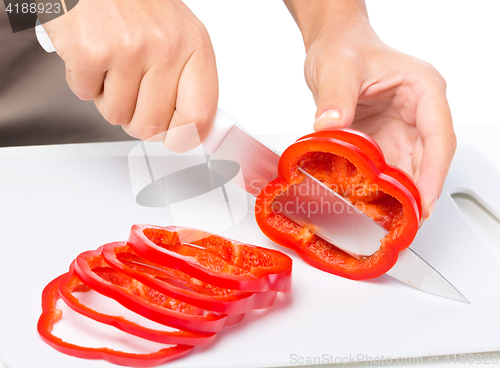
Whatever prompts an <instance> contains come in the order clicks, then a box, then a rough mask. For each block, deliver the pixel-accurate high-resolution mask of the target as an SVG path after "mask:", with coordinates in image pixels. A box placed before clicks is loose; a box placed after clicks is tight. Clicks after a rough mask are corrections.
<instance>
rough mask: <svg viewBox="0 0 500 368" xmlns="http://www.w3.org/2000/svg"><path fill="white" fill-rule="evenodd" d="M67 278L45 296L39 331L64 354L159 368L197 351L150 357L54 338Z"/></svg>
mask: <svg viewBox="0 0 500 368" xmlns="http://www.w3.org/2000/svg"><path fill="white" fill-rule="evenodd" d="M66 275H67V274H64V275H61V276H59V277H57V278H56V279H54V280H52V281H51V282H50V283H49V284H48V285H47V286H46V287H45V288H44V289H43V292H42V314H41V315H40V318H39V319H38V324H37V330H38V333H39V334H40V337H41V338H42V339H43V340H44V341H45V342H46V343H47V344H48V345H50V346H51V347H53V348H54V349H56V350H58V351H60V352H61V353H64V354H67V355H71V356H74V357H78V358H84V359H102V360H106V361H108V362H110V363H114V364H118V365H124V366H129V367H155V366H158V365H160V364H164V363H167V362H169V361H172V360H174V359H178V358H181V357H183V356H185V355H186V354H188V353H189V352H190V351H191V350H192V349H193V347H192V346H188V345H176V346H172V347H168V348H165V349H161V350H158V351H156V352H154V353H150V354H134V353H126V352H122V351H116V350H112V349H108V348H90V347H83V346H79V345H75V344H71V343H69V342H66V341H64V340H62V339H61V338H59V337H57V336H55V335H53V334H52V330H53V328H54V325H55V324H56V323H57V322H58V321H59V320H60V319H61V317H62V311H61V310H60V309H57V308H56V303H57V300H58V299H59V298H60V295H59V285H60V282H61V281H62V280H63V279H64V278H65V277H66Z"/></svg>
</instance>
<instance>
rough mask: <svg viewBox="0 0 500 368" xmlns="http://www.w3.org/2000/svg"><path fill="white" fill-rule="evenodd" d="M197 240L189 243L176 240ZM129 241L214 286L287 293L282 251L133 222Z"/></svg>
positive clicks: (154, 259) (286, 264)
mask: <svg viewBox="0 0 500 368" xmlns="http://www.w3.org/2000/svg"><path fill="white" fill-rule="evenodd" d="M178 233H181V234H182V236H183V237H185V238H194V239H199V240H196V241H193V242H191V243H190V244H183V243H181V241H180V240H179V234H178ZM129 243H130V244H131V246H132V248H133V249H134V251H135V252H136V253H137V254H139V255H140V256H141V257H143V258H145V259H147V260H149V261H152V262H155V263H160V264H162V265H164V266H167V267H170V268H173V269H177V270H180V271H182V272H184V273H186V274H188V275H190V276H191V277H194V278H196V279H198V280H200V281H203V282H206V283H209V284H211V285H214V286H218V287H222V288H227V289H233V290H242V291H252V292H264V291H268V290H273V291H282V292H290V289H291V271H292V260H291V258H290V257H288V256H287V255H285V254H283V253H282V252H279V251H276V250H272V249H267V248H261V247H257V246H254V245H250V244H244V243H240V242H237V241H234V240H230V239H227V238H224V237H221V236H217V235H212V234H209V233H205V232H201V231H199V230H195V229H190V228H181V227H158V226H152V225H134V226H132V230H131V233H130V237H129Z"/></svg>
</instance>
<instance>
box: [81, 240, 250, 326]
mask: <svg viewBox="0 0 500 368" xmlns="http://www.w3.org/2000/svg"><path fill="white" fill-rule="evenodd" d="M101 251H102V247H101V248H99V249H98V250H96V251H89V252H84V253H82V254H80V255H79V256H78V257H77V258H76V260H75V268H74V269H75V273H76V275H77V276H78V277H79V278H80V280H81V281H82V282H83V283H84V284H86V285H87V286H89V287H91V288H92V289H94V290H95V291H97V292H98V293H100V294H103V295H105V296H108V297H110V298H112V299H115V300H116V301H117V302H118V303H120V304H121V305H123V306H124V307H125V308H128V309H130V310H132V311H134V312H136V313H137V314H140V315H141V316H144V317H146V318H149V319H150V320H152V321H155V322H158V323H161V324H164V325H167V326H171V327H174V328H179V329H182V330H191V331H201V332H219V331H221V330H222V329H223V328H224V327H225V326H229V325H233V324H236V323H238V322H240V321H241V320H242V319H243V317H244V314H233V315H227V314H220V313H214V312H208V313H205V312H206V311H204V310H203V309H201V308H198V307H195V306H192V305H190V304H187V303H184V302H181V301H179V300H176V299H174V298H171V297H169V296H168V295H165V294H163V293H160V292H158V291H156V290H154V289H151V288H150V287H148V286H146V285H144V284H142V283H140V282H139V281H137V280H135V279H133V278H131V277H130V276H127V275H125V274H123V273H120V272H117V271H115V270H114V269H112V268H111V267H109V266H108V265H107V263H106V262H105V261H104V260H103V258H102V256H101Z"/></svg>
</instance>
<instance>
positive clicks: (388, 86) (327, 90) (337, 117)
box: [292, 0, 456, 219]
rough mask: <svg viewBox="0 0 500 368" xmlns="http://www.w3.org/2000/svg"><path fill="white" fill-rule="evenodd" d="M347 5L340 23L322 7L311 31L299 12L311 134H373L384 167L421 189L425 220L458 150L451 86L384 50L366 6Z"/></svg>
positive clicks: (432, 70) (424, 65) (430, 71)
mask: <svg viewBox="0 0 500 368" xmlns="http://www.w3.org/2000/svg"><path fill="white" fill-rule="evenodd" d="M299 1H300V0H299ZM333 3H335V2H329V4H326V3H325V7H326V8H327V7H328V6H331V5H330V4H333ZM295 5H296V4H295ZM298 5H301V4H298ZM343 5H344V8H342V9H335V11H334V12H331V13H330V15H331V14H333V13H335V14H339V15H340V17H339V18H336V19H332V17H329V16H328V14H329V13H328V11H327V10H328V9H326V8H325V9H323V11H322V13H321V15H319V13H318V14H317V16H316V23H315V25H316V26H315V27H311V26H308V22H307V17H309V18H310V19H312V18H314V17H312V15H311V14H306V17H302V18H301V16H300V15H299V14H294V15H295V16H296V19H298V23H299V26H300V25H302V26H303V27H301V29H303V32H302V33H303V36H304V41H305V44H306V49H307V57H306V62H305V77H306V81H307V84H308V86H309V88H310V89H311V91H312V93H313V96H314V99H315V101H316V105H317V112H316V122H315V124H314V129H315V130H323V129H329V128H339V127H351V128H354V129H358V130H361V131H363V132H365V133H367V134H369V135H370V136H372V137H373V138H374V139H375V140H376V141H377V143H378V144H379V145H380V147H381V148H382V151H383V152H384V155H385V158H386V161H387V162H388V163H389V164H392V165H396V166H398V167H400V168H401V169H403V170H405V171H406V172H407V173H408V174H409V175H410V176H411V177H413V179H414V180H415V182H416V183H417V187H418V189H419V191H420V194H421V198H422V212H423V213H422V218H423V219H427V218H428V217H429V216H430V215H431V213H432V210H433V209H434V205H435V203H436V200H437V198H438V197H439V195H440V193H441V190H442V188H443V184H444V181H445V178H446V175H447V173H448V169H449V167H450V164H451V161H452V159H453V155H454V152H455V148H456V138H455V133H454V131H453V124H452V118H451V113H450V109H449V106H448V102H447V100H446V83H445V81H444V79H443V77H442V76H441V75H440V74H439V73H438V72H437V71H436V69H435V68H434V67H432V66H431V65H430V64H428V63H426V62H423V61H421V60H418V59H416V58H414V57H412V56H409V55H405V54H403V53H401V52H398V51H396V50H394V49H392V48H390V47H389V46H387V45H385V44H384V43H383V42H382V41H381V40H380V39H379V38H378V36H377V35H376V34H375V32H374V31H373V30H372V28H371V26H370V24H369V22H368V18H367V16H366V8H364V3H363V2H360V1H358V0H354V1H347V2H345V3H344V4H343ZM299 7H300V6H299ZM292 14H293V11H292ZM322 17H324V18H325V19H326V20H327V21H325V22H322ZM310 24H312V23H309V25H310ZM318 25H320V26H318Z"/></svg>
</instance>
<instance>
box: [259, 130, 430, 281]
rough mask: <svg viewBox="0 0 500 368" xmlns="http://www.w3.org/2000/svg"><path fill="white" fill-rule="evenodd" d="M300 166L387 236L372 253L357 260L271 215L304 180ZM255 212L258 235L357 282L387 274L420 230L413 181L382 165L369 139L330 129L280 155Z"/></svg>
mask: <svg viewBox="0 0 500 368" xmlns="http://www.w3.org/2000/svg"><path fill="white" fill-rule="evenodd" d="M299 167H301V168H302V169H303V170H305V171H306V172H308V173H309V174H310V175H312V176H314V177H315V178H316V179H318V180H320V181H321V182H323V183H324V184H325V185H326V186H328V187H329V188H330V189H332V190H334V191H336V192H337V193H339V194H340V195H342V196H343V197H344V198H346V199H347V200H349V201H350V202H351V203H353V204H356V205H359V206H358V207H359V208H360V209H362V210H363V211H364V213H365V214H366V215H368V216H370V217H371V218H373V219H374V220H375V221H377V222H378V223H379V224H380V225H381V226H383V227H385V228H386V229H387V230H388V231H389V234H388V235H387V236H386V237H384V238H383V239H381V246H380V248H379V250H378V251H377V252H375V253H374V254H372V255H370V256H366V257H361V258H360V259H357V258H355V257H353V256H351V255H349V254H347V253H345V252H343V251H342V250H340V249H339V248H337V247H335V246H334V245H333V244H331V243H329V242H327V241H325V240H324V239H322V238H320V237H318V236H316V235H315V234H313V233H312V232H311V231H310V230H309V229H308V228H307V227H303V226H300V225H299V224H297V223H295V222H293V221H292V220H290V219H288V218H287V217H285V216H283V215H282V214H280V213H278V212H275V211H274V210H273V202H274V199H275V198H276V197H277V196H279V195H280V194H281V193H283V192H285V191H286V190H288V189H289V188H290V187H291V186H293V185H296V184H298V183H300V182H301V181H302V180H303V177H304V175H303V174H302V173H301V172H300V171H299V170H298V168H299ZM255 213H256V220H257V224H258V225H259V227H260V229H261V230H262V232H263V233H264V234H265V235H267V236H268V237H269V238H270V239H271V240H273V241H274V242H276V243H277V244H280V245H282V246H284V247H287V248H290V249H292V250H294V251H295V252H296V253H297V254H298V255H299V256H300V257H301V258H303V259H304V260H305V261H306V262H308V263H309V264H311V265H313V266H314V267H316V268H318V269H321V270H323V271H326V272H330V273H333V274H336V275H339V276H342V277H346V278H349V279H355V280H362V279H370V278H375V277H378V276H380V275H383V274H384V273H386V272H387V271H388V270H389V269H391V268H392V266H393V265H394V264H395V263H396V261H397V257H398V253H399V252H400V251H401V250H403V249H405V248H407V247H408V246H409V245H410V244H411V242H412V241H413V239H414V237H415V235H416V233H417V230H418V227H419V220H420V213H421V205H420V196H419V194H418V190H417V188H416V186H415V184H414V183H413V181H412V180H411V179H410V178H409V177H408V176H407V175H406V174H405V173H404V172H402V171H401V170H399V169H397V168H395V167H393V166H389V165H387V164H386V163H385V160H384V158H383V154H382V151H381V150H380V148H379V147H378V145H377V144H376V143H375V142H374V141H373V140H372V139H371V138H370V137H368V136H366V135H364V134H363V133H361V132H356V131H352V130H342V131H338V130H331V131H322V132H316V133H313V134H309V135H307V136H305V137H302V138H300V139H299V140H298V141H297V142H295V143H294V144H292V145H291V146H290V147H288V148H287V149H286V150H285V152H284V153H283V154H282V156H281V158H280V161H279V164H278V176H277V177H276V179H274V180H273V181H271V182H270V183H268V184H267V185H266V186H265V187H264V188H263V189H262V190H261V192H260V193H259V195H258V197H257V200H256V203H255ZM360 231H362V230H360Z"/></svg>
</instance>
